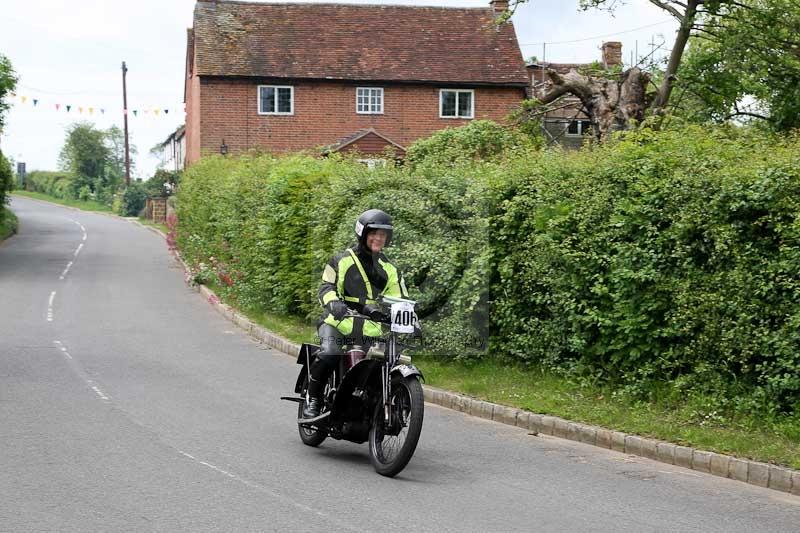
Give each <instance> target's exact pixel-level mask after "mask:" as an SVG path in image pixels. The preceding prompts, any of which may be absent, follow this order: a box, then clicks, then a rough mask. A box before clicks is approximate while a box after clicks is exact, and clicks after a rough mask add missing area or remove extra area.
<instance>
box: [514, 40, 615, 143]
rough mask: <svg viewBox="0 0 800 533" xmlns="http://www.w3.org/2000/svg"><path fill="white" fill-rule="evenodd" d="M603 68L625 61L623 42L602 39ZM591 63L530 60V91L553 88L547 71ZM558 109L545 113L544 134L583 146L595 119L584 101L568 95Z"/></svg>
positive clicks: (540, 92) (563, 71) (541, 92)
mask: <svg viewBox="0 0 800 533" xmlns="http://www.w3.org/2000/svg"><path fill="white" fill-rule="evenodd" d="M600 65H601V66H602V67H603V68H610V67H615V66H618V65H622V43H620V42H616V41H610V42H605V43H603V46H602V60H601V61H600ZM589 66H591V63H545V62H536V63H528V64H527V65H526V68H527V70H528V75H529V76H530V81H531V94H532V95H533V96H542V95H544V94H545V93H547V91H549V90H550V87H551V85H552V82H551V81H550V79H549V78H548V77H547V74H546V73H545V71H546V70H547V69H552V70H555V71H556V72H558V73H559V74H566V73H568V72H569V71H570V70H572V69H575V70H579V69H581V68H582V67H589ZM559 105H560V106H564V107H560V108H559V109H555V110H553V111H550V112H549V113H547V114H546V115H545V116H544V120H543V122H544V134H545V137H546V138H547V141H548V142H550V143H558V144H561V145H562V146H565V147H567V148H580V146H581V144H582V143H583V137H584V136H585V135H587V134H589V133H590V131H591V127H592V123H591V121H590V120H589V117H588V116H587V115H586V114H585V113H584V112H583V111H582V106H581V101H580V100H579V99H578V98H577V97H575V96H572V95H566V96H564V97H562V98H561V100H560V101H559Z"/></svg>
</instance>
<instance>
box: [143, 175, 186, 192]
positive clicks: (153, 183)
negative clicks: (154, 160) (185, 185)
mask: <svg viewBox="0 0 800 533" xmlns="http://www.w3.org/2000/svg"><path fill="white" fill-rule="evenodd" d="M180 179H181V173H180V172H176V171H174V170H164V169H161V168H160V169H158V170H156V172H155V174H153V177H152V178H150V179H149V180H147V181H145V182H144V186H145V189H146V190H147V195H148V196H169V195H171V194H173V192H174V191H175V189H177V187H178V184H179V183H180Z"/></svg>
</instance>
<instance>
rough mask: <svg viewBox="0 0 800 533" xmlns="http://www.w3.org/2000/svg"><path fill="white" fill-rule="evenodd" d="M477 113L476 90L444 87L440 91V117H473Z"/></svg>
mask: <svg viewBox="0 0 800 533" xmlns="http://www.w3.org/2000/svg"><path fill="white" fill-rule="evenodd" d="M474 113H475V91H473V90H472V89H470V90H463V91H460V90H455V89H442V90H441V91H439V117H440V118H472V116H473V115H474Z"/></svg>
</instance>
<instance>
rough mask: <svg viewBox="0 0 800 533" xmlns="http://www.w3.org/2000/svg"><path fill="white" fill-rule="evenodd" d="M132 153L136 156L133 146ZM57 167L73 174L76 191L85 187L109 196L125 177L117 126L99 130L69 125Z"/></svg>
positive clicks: (85, 125) (91, 125)
mask: <svg viewBox="0 0 800 533" xmlns="http://www.w3.org/2000/svg"><path fill="white" fill-rule="evenodd" d="M131 153H132V154H135V153H136V147H135V146H131ZM59 164H60V166H61V168H62V170H69V171H71V172H72V173H73V174H74V175H75V177H76V181H75V187H76V188H78V189H80V188H81V187H83V186H88V187H89V189H90V190H91V191H92V192H95V193H96V192H99V191H101V190H102V191H105V193H106V194H109V192H108V191H109V189H115V188H116V187H117V186H118V185H119V183H120V182H121V180H122V178H123V176H124V175H125V145H124V138H123V134H122V131H121V130H120V129H119V128H118V127H116V126H112V127H111V128H109V129H108V130H99V129H97V128H95V127H94V125H93V124H91V123H88V122H78V123H75V124H73V125H71V126H70V127H69V128H67V135H66V139H65V141H64V146H63V148H62V149H61V154H60V155H59ZM112 192H113V191H112Z"/></svg>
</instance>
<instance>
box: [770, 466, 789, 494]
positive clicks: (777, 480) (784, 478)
mask: <svg viewBox="0 0 800 533" xmlns="http://www.w3.org/2000/svg"><path fill="white" fill-rule="evenodd" d="M769 488H771V489H775V490H780V491H783V492H791V491H792V471H791V470H788V469H786V468H783V467H780V466H775V465H770V466H769Z"/></svg>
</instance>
